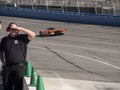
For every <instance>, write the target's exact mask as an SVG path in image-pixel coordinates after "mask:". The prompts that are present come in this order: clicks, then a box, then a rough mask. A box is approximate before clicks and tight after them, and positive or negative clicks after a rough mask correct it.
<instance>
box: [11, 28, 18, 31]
mask: <svg viewBox="0 0 120 90" xmlns="http://www.w3.org/2000/svg"><path fill="white" fill-rule="evenodd" d="M10 30H11V31H17V30H18V29H16V28H10Z"/></svg>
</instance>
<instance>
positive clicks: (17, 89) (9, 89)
mask: <svg viewBox="0 0 120 90" xmlns="http://www.w3.org/2000/svg"><path fill="white" fill-rule="evenodd" d="M25 70H26V65H25V64H23V63H21V64H17V65H10V66H9V65H5V66H3V84H4V90H23V77H24V74H25Z"/></svg>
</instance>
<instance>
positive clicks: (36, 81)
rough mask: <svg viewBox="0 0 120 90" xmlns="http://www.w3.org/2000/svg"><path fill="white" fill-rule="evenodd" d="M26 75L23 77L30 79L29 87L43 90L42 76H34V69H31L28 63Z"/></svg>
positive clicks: (28, 62)
mask: <svg viewBox="0 0 120 90" xmlns="http://www.w3.org/2000/svg"><path fill="white" fill-rule="evenodd" d="M26 67H27V69H26V74H25V77H29V78H30V83H29V86H32V87H36V90H45V88H44V83H43V80H42V76H41V75H38V76H37V74H36V69H35V68H34V67H31V64H30V61H27V63H26Z"/></svg>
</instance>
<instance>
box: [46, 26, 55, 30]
mask: <svg viewBox="0 0 120 90" xmlns="http://www.w3.org/2000/svg"><path fill="white" fill-rule="evenodd" d="M51 29H55V28H53V27H49V28H47V30H51Z"/></svg>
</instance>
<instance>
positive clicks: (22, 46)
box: [0, 22, 35, 90]
mask: <svg viewBox="0 0 120 90" xmlns="http://www.w3.org/2000/svg"><path fill="white" fill-rule="evenodd" d="M7 32H9V35H8V36H5V37H3V38H2V40H1V44H0V52H3V55H2V56H3V59H1V60H2V64H3V84H4V90H23V89H22V88H23V77H24V73H25V70H26V53H27V45H28V43H29V41H31V40H32V39H33V38H34V37H35V33H34V32H32V31H31V30H28V29H25V28H21V27H18V26H17V24H16V23H14V22H12V23H10V24H9V25H8V27H7ZM19 32H23V33H24V34H19Z"/></svg>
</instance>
